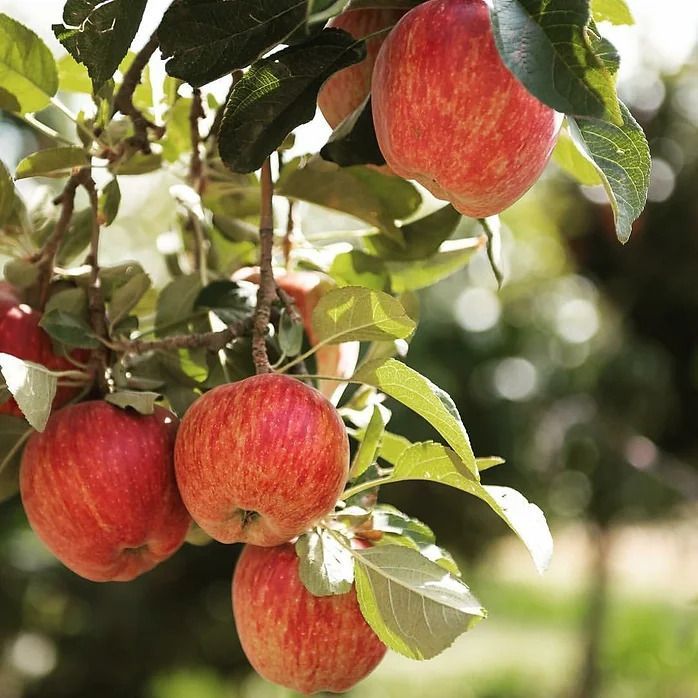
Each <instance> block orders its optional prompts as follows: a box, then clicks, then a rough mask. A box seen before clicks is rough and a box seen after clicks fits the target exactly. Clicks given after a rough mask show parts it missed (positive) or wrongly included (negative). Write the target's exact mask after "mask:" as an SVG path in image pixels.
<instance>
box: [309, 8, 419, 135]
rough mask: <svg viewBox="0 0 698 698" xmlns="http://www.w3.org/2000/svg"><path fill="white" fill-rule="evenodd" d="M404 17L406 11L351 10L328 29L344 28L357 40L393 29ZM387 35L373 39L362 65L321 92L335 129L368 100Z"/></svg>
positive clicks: (325, 112)
mask: <svg viewBox="0 0 698 698" xmlns="http://www.w3.org/2000/svg"><path fill="white" fill-rule="evenodd" d="M404 14H405V11H404V10H394V9H385V10H379V9H365V10H364V9H361V10H349V11H348V12H343V13H342V14H340V15H337V16H336V17H333V18H332V19H331V20H330V21H329V22H328V24H327V26H328V27H334V28H335V29H343V30H344V31H346V32H348V33H349V34H351V35H352V36H353V37H354V38H356V39H361V38H363V37H364V36H368V35H369V34H373V33H375V32H380V31H381V30H384V29H385V30H387V29H389V28H390V27H391V26H393V25H394V24H395V23H396V22H397V21H398V20H399V19H400V17H402V15H404ZM386 36H387V31H386V32H384V33H382V34H379V35H378V36H374V37H372V38H370V39H369V40H368V41H367V42H366V58H364V60H363V61H361V62H360V63H356V64H355V65H352V66H349V67H348V68H344V69H343V70H340V71H338V72H336V73H335V74H334V75H332V77H331V78H329V80H327V82H325V84H324V85H323V86H322V88H321V89H320V92H319V94H318V106H319V107H320V111H321V112H322V115H323V116H324V117H325V121H327V123H328V124H329V125H330V127H331V128H332V129H335V128H337V126H339V124H340V123H341V122H342V121H343V120H344V119H345V118H346V117H347V116H349V114H351V113H352V112H353V111H355V110H356V109H358V108H359V107H360V106H361V103H362V102H363V101H364V100H365V99H366V97H368V94H369V92H370V91H371V74H372V73H373V65H374V63H375V62H376V56H377V55H378V51H379V50H380V47H381V44H382V43H383V41H384V40H385V37H386Z"/></svg>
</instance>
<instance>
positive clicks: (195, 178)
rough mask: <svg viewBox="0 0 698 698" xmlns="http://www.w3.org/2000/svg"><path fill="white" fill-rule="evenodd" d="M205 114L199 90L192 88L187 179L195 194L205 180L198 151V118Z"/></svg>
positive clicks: (201, 189)
mask: <svg viewBox="0 0 698 698" xmlns="http://www.w3.org/2000/svg"><path fill="white" fill-rule="evenodd" d="M205 116H206V113H205V112H204V107H203V104H202V102H201V90H200V89H199V88H198V87H195V88H194V93H193V98H192V103H191V109H190V110H189V133H190V135H191V160H190V161H189V181H190V182H191V184H192V186H193V187H194V188H195V189H196V192H197V194H201V193H202V192H203V190H204V185H205V180H204V177H203V172H204V168H203V162H202V160H201V153H200V151H199V143H200V142H201V134H200V133H199V119H203V118H204V117H205Z"/></svg>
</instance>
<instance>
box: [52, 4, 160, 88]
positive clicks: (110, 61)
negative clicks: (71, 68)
mask: <svg viewBox="0 0 698 698" xmlns="http://www.w3.org/2000/svg"><path fill="white" fill-rule="evenodd" d="M146 2H147V0H110V1H109V2H104V1H103V0H67V2H66V4H65V7H64V8H63V22H64V23H65V24H54V25H53V33H54V34H55V35H56V38H57V39H58V40H59V41H60V42H61V43H62V44H63V46H65V48H66V49H67V51H68V53H70V55H71V56H72V57H73V58H74V59H75V60H76V61H77V62H78V63H82V64H83V65H85V66H86V67H87V72H88V73H89V75H90V78H91V79H92V84H93V86H94V91H95V92H98V91H99V90H100V88H101V87H102V86H103V85H104V83H105V82H106V81H107V80H109V79H110V78H111V77H112V76H113V75H114V73H115V72H116V69H117V68H118V67H119V64H120V63H121V61H122V59H123V58H124V56H125V55H126V52H127V51H128V48H129V46H130V45H131V42H132V41H133V37H134V36H135V35H136V32H137V31H138V27H139V25H140V23H141V18H142V17H143V11H144V10H145V5H146Z"/></svg>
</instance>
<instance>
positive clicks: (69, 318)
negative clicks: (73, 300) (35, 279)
mask: <svg viewBox="0 0 698 698" xmlns="http://www.w3.org/2000/svg"><path fill="white" fill-rule="evenodd" d="M39 325H41V327H43V328H44V329H45V330H46V332H48V334H49V335H51V337H52V338H53V339H56V340H58V341H59V342H61V343H63V344H66V345H67V346H69V347H81V348H83V349H94V348H96V347H98V346H99V340H98V339H97V338H96V337H95V336H94V333H93V331H92V328H91V327H90V326H89V325H88V324H87V322H85V320H84V319H83V318H81V317H79V316H76V315H72V314H70V313H66V312H64V311H62V310H58V309H54V310H50V311H49V312H47V313H44V315H43V316H42V317H41V320H40V321H39Z"/></svg>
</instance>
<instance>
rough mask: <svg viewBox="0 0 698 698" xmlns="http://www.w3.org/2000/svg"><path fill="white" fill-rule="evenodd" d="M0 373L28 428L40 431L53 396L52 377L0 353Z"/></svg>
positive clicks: (45, 372)
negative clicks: (31, 427) (25, 419)
mask: <svg viewBox="0 0 698 698" xmlns="http://www.w3.org/2000/svg"><path fill="white" fill-rule="evenodd" d="M0 372H2V376H3V378H4V379H5V383H6V385H7V389H8V390H9V391H10V392H11V393H12V397H13V398H14V399H15V402H16V403H17V406H18V407H19V409H20V410H22V414H23V415H24V416H25V417H26V418H27V421H28V422H29V424H31V425H32V426H33V427H34V429H36V430H37V431H43V430H44V427H45V426H46V422H47V421H48V418H49V415H50V414H51V405H52V404H53V398H54V397H55V395H56V386H57V384H58V378H57V376H56V374H55V373H53V372H52V371H49V370H48V369H46V368H44V367H43V366H40V365H39V364H35V363H32V362H31V361H22V359H18V358H17V357H16V356H12V355H10V354H5V353H1V352H0Z"/></svg>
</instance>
